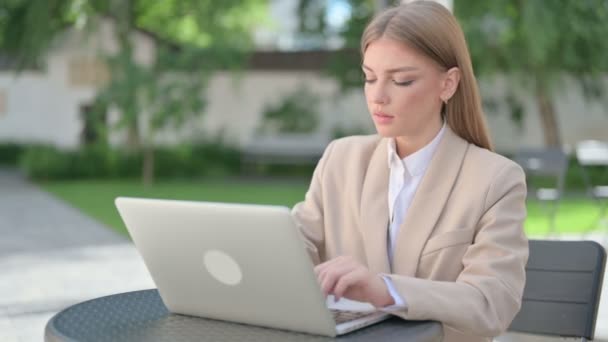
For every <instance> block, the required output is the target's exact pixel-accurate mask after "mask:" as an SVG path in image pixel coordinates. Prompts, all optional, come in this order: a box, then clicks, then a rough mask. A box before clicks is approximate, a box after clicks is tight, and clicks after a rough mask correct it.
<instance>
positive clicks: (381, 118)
mask: <svg viewBox="0 0 608 342" xmlns="http://www.w3.org/2000/svg"><path fill="white" fill-rule="evenodd" d="M373 116H374V121H375V122H377V123H379V124H389V123H391V122H392V121H393V120H394V119H395V117H394V116H392V115H389V114H386V113H382V112H375V113H374V115H373Z"/></svg>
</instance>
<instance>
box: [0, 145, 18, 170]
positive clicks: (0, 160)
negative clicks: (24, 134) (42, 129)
mask: <svg viewBox="0 0 608 342" xmlns="http://www.w3.org/2000/svg"><path fill="white" fill-rule="evenodd" d="M23 149H24V148H23V146H22V145H20V144H15V143H8V144H0V165H11V166H14V165H17V163H18V161H19V158H20V157H21V154H22V153H23Z"/></svg>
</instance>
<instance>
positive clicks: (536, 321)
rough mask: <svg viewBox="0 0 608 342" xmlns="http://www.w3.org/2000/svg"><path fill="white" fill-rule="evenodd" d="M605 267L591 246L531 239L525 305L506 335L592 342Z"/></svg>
mask: <svg viewBox="0 0 608 342" xmlns="http://www.w3.org/2000/svg"><path fill="white" fill-rule="evenodd" d="M605 264H606V251H605V250H604V248H603V247H602V246H601V245H600V244H598V243H597V242H594V241H547V240H530V258H529V260H528V264H527V265H526V278H527V279H526V286H525V289H524V296H523V303H522V306H521V310H520V311H519V313H518V314H517V316H516V317H515V319H514V320H513V322H512V323H511V326H510V327H509V331H515V332H523V333H532V334H542V335H551V336H561V337H577V338H581V340H582V341H587V340H593V337H594V332H595V321H596V319H597V311H598V307H599V300H600V294H601V290H602V280H603V276H604V267H605Z"/></svg>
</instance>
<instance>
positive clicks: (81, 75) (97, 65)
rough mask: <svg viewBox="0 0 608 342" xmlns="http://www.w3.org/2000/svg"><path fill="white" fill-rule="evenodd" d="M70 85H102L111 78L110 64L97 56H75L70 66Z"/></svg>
mask: <svg viewBox="0 0 608 342" xmlns="http://www.w3.org/2000/svg"><path fill="white" fill-rule="evenodd" d="M68 73H69V75H68V77H69V82H70V85H72V86H75V87H83V86H85V87H86V86H102V85H104V84H105V83H107V82H108V80H109V76H110V74H109V71H108V66H107V65H106V64H105V63H104V62H103V61H101V60H100V59H98V58H96V57H91V56H88V57H83V56H79V57H73V58H72V59H71V60H70V62H69V66H68Z"/></svg>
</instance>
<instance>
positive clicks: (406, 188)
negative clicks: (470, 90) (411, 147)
mask: <svg viewBox="0 0 608 342" xmlns="http://www.w3.org/2000/svg"><path fill="white" fill-rule="evenodd" d="M444 131H445V123H444V124H443V126H442V127H441V130H439V133H437V135H436V136H435V138H433V140H431V142H430V143H428V144H427V145H426V146H424V147H423V148H421V149H420V150H418V151H416V152H414V153H412V154H410V155H409V156H407V157H405V158H403V159H400V158H399V155H398V154H397V149H396V145H395V139H389V141H388V167H389V169H390V175H389V184H388V210H389V227H388V238H387V251H388V260H389V263H390V265H391V269H392V266H393V257H394V254H395V243H396V241H397V236H398V233H399V229H400V226H401V224H402V223H403V221H404V219H405V215H407V212H408V209H409V207H410V204H411V203H412V199H413V198H414V195H415V194H416V189H418V185H419V184H420V181H421V180H422V177H423V176H424V173H425V172H426V169H427V168H428V166H429V164H430V163H431V159H432V158H433V154H434V153H435V150H436V149H437V146H438V145H439V142H440V141H441V137H442V136H443V133H444ZM383 279H384V281H385V283H386V285H387V287H388V289H389V292H390V294H391V296H392V297H393V300H394V301H395V305H394V306H391V307H390V308H401V307H404V306H406V302H405V300H403V298H401V296H399V294H398V293H397V291H396V290H395V287H394V285H393V283H392V281H391V280H390V279H389V278H388V277H383Z"/></svg>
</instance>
